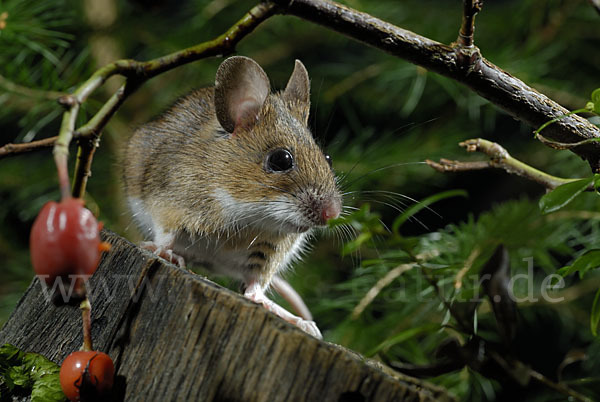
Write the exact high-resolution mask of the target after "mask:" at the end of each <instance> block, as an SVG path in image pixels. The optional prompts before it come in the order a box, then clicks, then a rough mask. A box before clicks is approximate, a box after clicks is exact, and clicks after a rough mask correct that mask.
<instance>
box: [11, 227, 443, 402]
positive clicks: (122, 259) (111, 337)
mask: <svg viewBox="0 0 600 402" xmlns="http://www.w3.org/2000/svg"><path fill="white" fill-rule="evenodd" d="M103 236H104V238H105V240H106V241H108V242H110V243H111V244H112V250H111V251H110V252H109V253H107V254H105V255H104V256H103V258H102V262H101V264H100V267H99V268H98V271H97V272H96V274H95V275H94V276H93V277H92V278H91V280H90V282H89V289H90V300H91V303H92V320H93V323H92V334H93V339H94V347H95V349H97V350H101V351H104V352H107V353H108V354H109V355H110V356H111V357H112V358H113V360H114V362H115V366H116V369H117V380H116V384H115V400H125V401H168V400H198V401H211V400H217V401H401V400H407V401H408V400H410V401H429V400H449V399H451V398H450V397H449V396H448V395H447V393H445V391H444V390H443V389H441V388H438V387H436V386H433V385H430V384H427V383H425V382H422V381H420V380H416V379H412V378H410V377H405V376H402V375H398V374H394V373H392V372H386V371H385V369H384V368H383V367H382V366H380V365H379V364H378V363H376V362H374V361H370V360H367V359H365V358H363V357H361V356H359V355H358V354H356V353H354V352H351V351H349V350H346V349H344V348H342V347H340V346H337V345H333V344H330V343H326V342H322V341H319V340H317V339H315V338H313V337H311V336H309V335H306V334H305V333H303V332H302V331H300V330H299V329H297V328H295V327H294V326H292V325H290V324H288V323H286V322H284V321H282V320H281V319H279V318H278V317H276V316H275V315H273V314H271V313H270V312H268V311H267V310H265V309H264V308H262V307H261V306H259V305H256V304H254V303H251V302H249V301H248V300H246V299H244V298H243V297H241V296H240V295H238V294H236V293H234V292H231V291H229V290H227V289H225V288H222V287H221V286H219V285H216V284H214V283H212V282H210V281H208V280H206V279H203V278H201V277H200V276H198V275H195V274H192V273H190V272H187V271H185V270H183V269H179V268H177V267H175V266H173V265H171V264H167V263H165V262H164V261H163V260H161V259H158V258H156V257H155V256H153V255H152V254H150V253H148V252H146V251H143V250H141V249H139V248H137V247H135V246H134V245H133V244H131V243H129V242H128V241H126V240H124V239H122V238H120V237H119V236H117V235H115V234H112V233H109V232H104V233H103ZM4 343H12V344H14V345H16V346H18V347H19V348H21V349H23V350H26V351H32V352H37V353H41V354H43V355H45V356H47V357H48V358H50V359H51V360H53V361H55V362H61V361H62V360H63V359H64V358H65V357H66V356H67V355H68V354H69V353H71V352H73V351H75V350H78V349H79V347H80V346H81V343H82V334H81V315H80V311H79V308H78V307H77V306H69V305H55V304H53V303H52V302H51V301H50V298H49V291H48V290H46V288H45V287H44V286H42V285H41V284H40V282H39V281H38V280H37V279H34V280H33V282H32V283H31V285H30V286H29V288H28V289H27V291H26V292H25V294H24V295H23V297H22V299H21V300H20V301H19V303H18V305H17V307H16V309H15V311H14V312H13V314H12V315H11V317H10V319H9V320H8V322H7V323H6V324H5V325H4V327H3V328H2V330H1V331H0V344H4Z"/></svg>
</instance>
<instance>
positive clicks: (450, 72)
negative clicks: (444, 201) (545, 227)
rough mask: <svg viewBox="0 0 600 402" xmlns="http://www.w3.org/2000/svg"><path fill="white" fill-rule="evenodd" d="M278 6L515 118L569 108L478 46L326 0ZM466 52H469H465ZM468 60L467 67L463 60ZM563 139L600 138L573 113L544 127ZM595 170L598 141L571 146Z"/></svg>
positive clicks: (547, 116)
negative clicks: (443, 39) (448, 41)
mask: <svg viewBox="0 0 600 402" xmlns="http://www.w3.org/2000/svg"><path fill="white" fill-rule="evenodd" d="M273 1H274V2H275V3H277V4H278V5H279V6H281V11H282V12H284V13H287V14H290V15H295V16H297V17H300V18H302V19H305V20H308V21H312V22H314V23H317V24H320V25H323V26H325V27H327V28H330V29H333V30H336V31H338V32H340V33H342V34H344V35H347V36H349V37H351V38H353V39H356V40H358V41H360V42H364V43H366V44H369V45H371V46H373V47H376V48H377V49H380V50H383V51H385V52H387V53H390V54H392V55H394V56H397V57H399V58H402V59H405V60H407V61H409V62H411V63H414V64H417V65H419V66H422V67H425V68H427V69H428V70H431V71H434V72H437V73H439V74H441V75H444V76H446V77H449V78H451V79H454V80H456V81H458V82H460V83H462V84H464V85H465V86H467V87H468V88H470V89H472V90H473V91H475V92H476V93H478V94H479V95H481V96H482V97H484V98H486V99H487V100H489V101H490V102H492V103H493V104H495V105H496V106H499V107H500V108H502V109H504V110H505V111H506V112H508V113H509V114H510V115H512V116H514V117H515V118H517V119H519V120H521V121H523V122H525V123H527V124H529V125H531V126H532V127H536V128H537V127H539V126H540V125H542V124H544V123H545V122H547V121H549V120H552V119H554V118H557V117H559V116H562V115H564V114H567V113H568V112H569V111H568V110H567V109H565V108H563V107H562V106H560V105H559V104H557V103H556V102H554V101H553V100H551V99H550V98H548V97H547V96H545V95H543V94H541V93H539V92H537V91H536V90H535V89H533V88H531V87H529V86H528V85H526V84H525V83H524V82H522V81H521V80H519V79H518V78H516V77H513V76H512V75H510V74H508V73H507V72H505V71H503V70H502V69H500V68H499V67H497V66H495V65H494V64H492V63H490V62H489V61H487V60H485V59H484V58H483V57H481V55H480V53H479V50H478V49H477V48H476V47H473V48H471V49H469V48H465V47H461V46H459V45H458V44H452V45H450V46H448V45H444V44H441V43H439V42H436V41H433V40H431V39H428V38H425V37H423V36H420V35H417V34H415V33H413V32H410V31H407V30H404V29H402V28H399V27H397V26H395V25H392V24H390V23H387V22H385V21H382V20H380V19H378V18H375V17H373V16H371V15H369V14H366V13H362V12H359V11H356V10H353V9H351V8H348V7H345V6H343V5H340V4H337V3H334V2H331V1H327V0H293V1H291V0H273ZM465 52H467V53H466V54H465ZM465 58H466V59H470V60H472V62H471V63H470V64H469V65H468V66H467V67H466V68H465V66H463V65H462V64H461V60H463V59H465ZM544 134H545V136H546V137H548V138H550V139H552V140H554V141H560V142H564V143H572V142H578V141H581V140H585V139H589V138H597V137H600V129H599V128H598V127H596V126H594V125H593V124H591V123H590V122H588V121H587V120H586V119H584V118H582V117H579V116H577V115H572V116H568V117H565V118H562V119H561V120H560V121H557V122H556V123H554V124H552V125H550V126H548V127H547V128H546V129H545V130H544ZM572 151H573V152H575V153H576V154H577V155H579V156H580V157H582V158H583V159H585V160H586V161H587V162H588V163H589V164H590V166H591V168H592V170H593V171H595V172H596V171H600V144H598V143H595V142H594V143H585V144H582V145H580V146H577V147H575V148H573V149H572Z"/></svg>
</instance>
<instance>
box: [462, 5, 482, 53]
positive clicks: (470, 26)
mask: <svg viewBox="0 0 600 402" xmlns="http://www.w3.org/2000/svg"><path fill="white" fill-rule="evenodd" d="M481 7H483V0H463V17H462V25H461V26H460V32H459V34H458V40H457V44H458V45H459V46H462V47H473V34H474V32H475V16H476V15H477V13H478V12H480V11H481Z"/></svg>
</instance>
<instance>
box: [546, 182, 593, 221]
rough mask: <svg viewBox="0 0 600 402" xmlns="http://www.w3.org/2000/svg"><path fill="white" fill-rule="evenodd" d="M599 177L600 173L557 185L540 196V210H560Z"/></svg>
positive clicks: (547, 211)
mask: <svg viewBox="0 0 600 402" xmlns="http://www.w3.org/2000/svg"><path fill="white" fill-rule="evenodd" d="M598 177H600V175H594V176H591V177H586V178H585V179H581V180H576V181H573V182H570V183H566V184H563V185H560V186H558V187H556V188H555V189H554V190H552V191H550V192H549V193H548V194H544V195H543V196H542V198H540V203H539V205H540V210H541V211H542V213H545V214H547V213H549V212H554V211H558V210H559V209H561V208H562V207H564V206H565V205H567V204H568V203H570V202H571V201H573V200H574V199H575V197H577V196H578V195H579V194H581V193H582V192H584V191H585V189H586V188H587V187H588V186H589V185H590V184H592V183H595V182H596V181H597V180H598Z"/></svg>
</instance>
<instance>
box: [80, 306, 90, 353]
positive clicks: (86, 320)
mask: <svg viewBox="0 0 600 402" xmlns="http://www.w3.org/2000/svg"><path fill="white" fill-rule="evenodd" d="M79 308H80V309H81V318H82V319H83V346H82V350H84V351H86V352H89V351H91V350H93V347H92V305H91V304H90V299H88V298H87V296H86V297H85V299H83V301H82V302H81V304H80V305H79Z"/></svg>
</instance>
